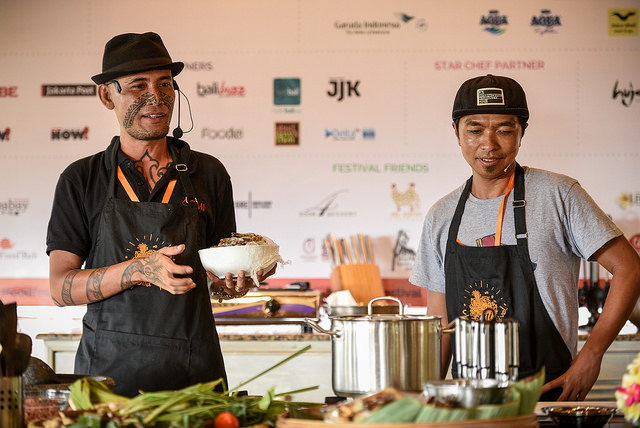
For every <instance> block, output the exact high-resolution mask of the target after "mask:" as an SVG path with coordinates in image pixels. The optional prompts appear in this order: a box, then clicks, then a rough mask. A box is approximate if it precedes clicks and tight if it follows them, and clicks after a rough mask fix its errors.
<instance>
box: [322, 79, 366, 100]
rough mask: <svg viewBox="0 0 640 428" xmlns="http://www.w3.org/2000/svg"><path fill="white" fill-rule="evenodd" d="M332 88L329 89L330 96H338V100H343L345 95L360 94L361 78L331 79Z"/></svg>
mask: <svg viewBox="0 0 640 428" xmlns="http://www.w3.org/2000/svg"><path fill="white" fill-rule="evenodd" d="M329 84H330V85H331V90H329V91H327V95H329V96H330V97H338V99H337V101H342V100H343V99H344V97H352V96H356V97H359V96H360V92H358V85H359V84H360V81H359V80H356V81H351V80H330V81H329Z"/></svg>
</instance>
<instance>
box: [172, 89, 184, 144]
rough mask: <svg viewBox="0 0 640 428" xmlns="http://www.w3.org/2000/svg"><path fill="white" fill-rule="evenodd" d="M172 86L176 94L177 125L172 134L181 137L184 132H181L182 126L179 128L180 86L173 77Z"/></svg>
mask: <svg viewBox="0 0 640 428" xmlns="http://www.w3.org/2000/svg"><path fill="white" fill-rule="evenodd" d="M173 88H174V89H175V90H176V93H177V94H178V126H177V127H176V129H174V130H173V136H174V138H182V136H183V135H184V132H182V128H180V93H181V91H180V87H179V86H178V82H176V80H175V79H173Z"/></svg>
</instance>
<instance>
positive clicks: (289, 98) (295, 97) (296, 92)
mask: <svg viewBox="0 0 640 428" xmlns="http://www.w3.org/2000/svg"><path fill="white" fill-rule="evenodd" d="M300 98H301V88H300V79H298V78H288V79H273V104H275V105H277V106H297V105H300Z"/></svg>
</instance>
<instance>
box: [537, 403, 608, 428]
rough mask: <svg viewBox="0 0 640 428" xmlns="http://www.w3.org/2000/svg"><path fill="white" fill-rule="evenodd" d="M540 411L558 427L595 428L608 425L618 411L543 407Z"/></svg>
mask: <svg viewBox="0 0 640 428" xmlns="http://www.w3.org/2000/svg"><path fill="white" fill-rule="evenodd" d="M542 411H543V412H544V413H546V414H547V415H548V416H549V417H550V418H551V420H552V421H553V422H554V423H555V424H556V425H557V426H559V427H591V428H597V427H602V426H605V425H606V424H607V423H609V420H611V418H612V417H613V415H614V414H615V413H616V412H617V411H618V409H617V408H615V407H606V406H553V407H543V408H542Z"/></svg>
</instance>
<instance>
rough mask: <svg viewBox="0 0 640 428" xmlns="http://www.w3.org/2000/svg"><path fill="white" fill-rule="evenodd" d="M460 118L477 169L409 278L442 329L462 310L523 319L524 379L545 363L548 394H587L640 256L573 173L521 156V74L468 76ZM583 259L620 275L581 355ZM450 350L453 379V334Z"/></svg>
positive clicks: (639, 270)
mask: <svg viewBox="0 0 640 428" xmlns="http://www.w3.org/2000/svg"><path fill="white" fill-rule="evenodd" d="M452 118H453V128H454V131H455V135H456V138H457V139H458V145H459V146H460V148H461V151H462V155H463V157H464V159H465V160H466V161H467V163H468V164H469V165H470V166H471V169H472V176H471V178H469V180H468V181H467V182H466V183H465V184H464V185H463V186H461V187H459V188H458V189H456V190H454V191H453V192H452V193H450V194H449V195H447V196H445V197H444V198H442V199H441V200H439V201H438V202H436V203H435V204H434V206H433V207H432V208H431V209H430V210H429V212H428V214H427V216H426V218H425V222H424V227H423V231H422V237H421V242H420V246H419V250H418V255H417V257H416V263H415V265H414V268H413V271H412V273H411V276H410V278H409V280H410V282H411V283H413V284H415V285H418V286H420V287H424V288H427V290H428V291H427V312H428V313H429V314H430V315H440V316H442V318H443V319H442V322H443V325H446V324H447V321H448V320H454V319H455V318H457V317H460V316H467V317H469V318H470V319H471V320H475V321H480V320H482V319H483V318H482V317H483V316H484V317H485V318H484V319H485V320H486V319H487V317H488V319H494V320H496V319H497V320H499V319H507V318H511V319H515V320H517V321H518V325H519V342H520V343H519V357H520V367H519V376H520V378H522V377H526V376H528V375H531V374H534V373H536V372H537V371H539V370H540V369H541V368H542V367H543V366H544V367H545V370H546V374H547V378H546V381H547V383H546V384H545V386H544V389H543V397H542V399H543V400H555V399H559V400H572V401H573V400H584V398H585V396H586V395H587V393H588V392H589V390H590V389H591V387H592V386H593V384H594V383H595V381H596V379H597V377H598V373H599V371H600V364H601V361H602V357H603V355H604V352H605V351H606V349H607V348H608V347H609V345H610V344H611V343H612V341H613V340H614V339H615V337H616V335H617V334H618V332H619V331H620V329H621V328H622V326H623V325H624V324H625V322H626V321H627V319H628V316H629V314H630V313H631V311H632V309H633V307H634V305H635V302H636V301H637V300H638V296H639V295H640V258H639V257H638V254H637V253H636V252H635V250H634V249H633V248H632V247H631V245H630V244H629V242H628V241H627V240H626V239H625V237H624V236H623V234H622V232H621V231H620V229H619V228H618V227H617V226H616V225H615V224H614V223H613V222H612V221H611V220H610V219H609V217H608V216H607V215H606V214H605V213H604V212H602V210H601V209H600V208H599V207H598V206H597V205H596V204H595V202H594V201H593V200H592V199H591V198H590V197H589V195H588V194H587V193H586V192H585V191H584V189H582V187H581V186H580V185H579V184H578V182H577V181H576V180H574V179H572V178H570V177H567V176H564V175H561V174H556V173H552V172H549V171H544V170H540V169H536V168H530V167H524V168H523V167H521V166H520V165H519V164H518V163H517V162H516V156H517V155H518V151H519V149H520V144H521V139H522V136H523V134H524V131H525V129H526V127H527V122H528V119H529V109H528V107H527V101H526V97H525V93H524V91H523V89H522V87H521V86H520V85H519V84H518V83H517V82H516V81H515V80H513V79H510V78H508V77H502V76H493V75H487V76H480V77H476V78H473V79H470V80H468V81H466V82H464V83H463V84H462V86H461V87H460V89H459V90H458V93H457V95H456V98H455V101H454V104H453V114H452ZM581 259H589V260H595V261H598V262H599V263H600V265H602V266H603V267H604V268H605V269H607V270H608V271H609V272H610V273H611V274H612V275H613V278H612V280H611V283H610V291H609V294H608V297H607V300H606V304H605V307H604V309H603V311H602V314H601V315H600V318H599V320H598V322H597V323H596V325H595V326H594V328H593V330H592V332H591V335H590V337H589V339H588V340H587V342H586V344H585V345H584V347H583V348H582V350H581V351H580V353H579V354H578V353H577V339H578V338H577V335H578V280H579V270H580V261H581ZM442 352H443V355H442V362H443V367H442V374H443V376H444V374H446V372H447V368H448V366H449V362H450V360H451V355H452V349H451V340H450V337H449V335H443V338H442ZM456 371H457V370H456V367H455V365H454V366H453V367H452V372H453V376H454V377H457V376H458V375H459V374H458V373H456Z"/></svg>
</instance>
